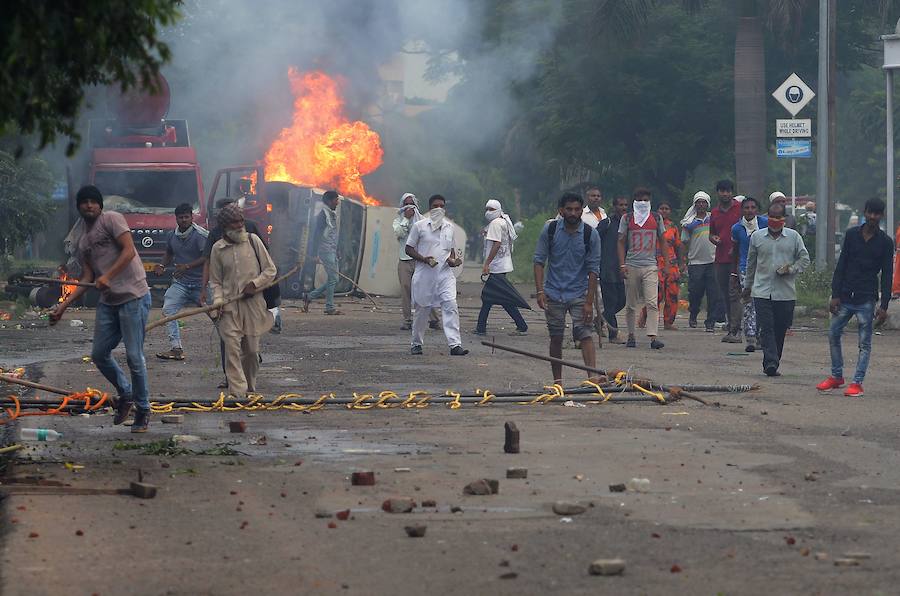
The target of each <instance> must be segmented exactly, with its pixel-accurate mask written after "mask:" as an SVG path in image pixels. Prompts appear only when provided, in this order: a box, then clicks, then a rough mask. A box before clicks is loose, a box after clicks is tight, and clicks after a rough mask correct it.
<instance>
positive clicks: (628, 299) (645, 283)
mask: <svg viewBox="0 0 900 596" xmlns="http://www.w3.org/2000/svg"><path fill="white" fill-rule="evenodd" d="M658 289H659V268H658V267H657V266H656V265H650V266H649V267H629V268H628V277H626V278H625V322H626V323H627V325H628V335H634V333H635V329H636V327H637V325H636V323H637V313H638V312H639V311H640V310H641V309H642V308H644V307H646V308H647V335H648V336H650V337H656V336H657V335H659V305H658V304H657V298H658V296H659V292H658Z"/></svg>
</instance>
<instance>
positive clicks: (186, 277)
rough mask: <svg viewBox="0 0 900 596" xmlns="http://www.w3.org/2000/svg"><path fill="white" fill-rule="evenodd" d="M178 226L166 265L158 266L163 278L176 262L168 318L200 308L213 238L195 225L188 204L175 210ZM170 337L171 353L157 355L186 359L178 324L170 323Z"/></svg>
mask: <svg viewBox="0 0 900 596" xmlns="http://www.w3.org/2000/svg"><path fill="white" fill-rule="evenodd" d="M175 223H176V225H177V226H178V227H177V228H176V229H175V230H173V231H172V233H171V234H170V235H169V240H168V242H167V244H166V254H165V255H164V256H163V259H162V262H161V263H159V264H158V265H156V267H154V269H153V272H154V273H155V274H156V275H163V274H164V273H165V272H166V268H167V267H168V266H169V265H170V264H171V263H173V262H174V263H175V271H174V273H173V274H172V285H171V286H169V289H168V290H166V295H165V298H164V300H163V314H164V315H165V316H167V317H169V316H172V315H174V314H176V313H177V312H178V311H180V310H181V309H182V308H184V307H185V306H188V305H191V306H200V305H202V302H200V294H201V293H202V291H203V286H202V285H201V284H202V283H203V263H204V262H205V261H206V258H205V257H204V256H203V248H204V247H205V246H206V238H207V236H209V232H207V231H206V230H205V229H204V228H201V227H200V226H199V225H197V224H195V223H194V212H193V210H192V209H191V206H190V205H188V204H187V203H182V204H181V205H179V206H178V207H175ZM166 331H168V334H169V350H168V351H166V352H159V353H158V354H156V357H157V358H161V359H163V360H184V349H183V348H182V346H181V330H180V328H179V327H178V321H169V322H168V323H167V324H166Z"/></svg>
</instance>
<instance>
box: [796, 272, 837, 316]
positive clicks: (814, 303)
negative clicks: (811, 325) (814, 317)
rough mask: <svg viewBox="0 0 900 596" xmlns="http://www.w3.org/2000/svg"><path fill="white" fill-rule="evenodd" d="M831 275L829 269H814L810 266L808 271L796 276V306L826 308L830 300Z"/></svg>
mask: <svg viewBox="0 0 900 596" xmlns="http://www.w3.org/2000/svg"><path fill="white" fill-rule="evenodd" d="M831 275H832V271H831V270H830V269H822V270H819V269H816V266H815V265H811V266H810V267H809V269H807V270H806V271H804V272H803V273H801V274H800V275H798V276H797V281H796V286H797V304H798V305H800V306H806V307H809V308H815V309H822V308H828V301H829V300H830V299H831Z"/></svg>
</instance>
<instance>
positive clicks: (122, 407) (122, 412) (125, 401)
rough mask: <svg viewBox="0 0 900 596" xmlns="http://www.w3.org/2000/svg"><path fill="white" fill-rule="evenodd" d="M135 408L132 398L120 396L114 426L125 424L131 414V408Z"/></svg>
mask: <svg viewBox="0 0 900 596" xmlns="http://www.w3.org/2000/svg"><path fill="white" fill-rule="evenodd" d="M133 406H134V402H133V401H131V398H130V397H121V396H120V397H119V399H118V401H117V402H116V415H115V417H113V424H122V423H123V422H125V419H126V418H128V415H129V414H131V408H132V407H133Z"/></svg>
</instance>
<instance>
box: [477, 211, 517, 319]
mask: <svg viewBox="0 0 900 596" xmlns="http://www.w3.org/2000/svg"><path fill="white" fill-rule="evenodd" d="M484 209H485V211H484V217H485V219H487V221H488V226H487V230H486V231H485V236H484V254H485V257H484V267H482V270H481V275H482V279H484V276H488V279H490V278H491V277H494V276H499V277H506V274H507V273H511V272H512V270H513V261H512V251H513V244H514V243H515V241H516V238H517V237H518V233H517V232H516V230H515V227H514V226H513V223H512V220H511V219H510V218H509V215H507V214H506V213H504V212H503V206H502V205H501V204H500V201H498V200H497V199H491V200H490V201H488V202H487V203H485V205H484ZM494 304H499V305H500V306H502V307H503V309H504V310H506V313H507V314H508V315H509V316H510V317H511V318H512V320H513V321H514V322H515V323H516V331H515V334H516V335H525V334H526V333H527V332H528V323H526V322H525V319H524V318H522V313H520V312H519V309H518V307H517V306H516V305H515V304H513V303H511V302H503V303H501V302H492V301H490V300H485V298H484V295H482V299H481V311H480V312H479V313H478V323H477V324H476V326H475V334H476V335H484V334H486V333H487V318H488V315H489V314H490V312H491V307H492V306H493V305H494Z"/></svg>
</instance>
